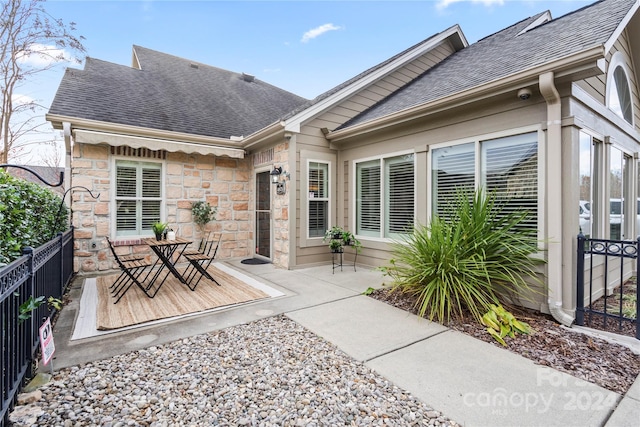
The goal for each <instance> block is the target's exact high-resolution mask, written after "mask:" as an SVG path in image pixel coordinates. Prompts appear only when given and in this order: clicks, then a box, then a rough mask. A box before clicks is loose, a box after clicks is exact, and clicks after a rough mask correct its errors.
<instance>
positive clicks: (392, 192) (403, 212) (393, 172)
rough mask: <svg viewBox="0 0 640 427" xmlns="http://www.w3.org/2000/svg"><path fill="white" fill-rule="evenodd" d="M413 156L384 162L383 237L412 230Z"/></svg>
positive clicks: (413, 196)
mask: <svg viewBox="0 0 640 427" xmlns="http://www.w3.org/2000/svg"><path fill="white" fill-rule="evenodd" d="M413 164H414V161H413V154H409V155H406V156H399V157H393V158H391V159H386V160H385V188H386V191H385V194H386V195H387V197H386V199H387V200H388V203H385V219H386V220H385V236H386V237H391V236H393V235H394V234H398V233H406V232H408V231H410V230H411V229H412V228H413V219H414V215H415V213H414V211H415V208H414V206H415V202H414V198H415V187H414V181H415V177H414V170H413Z"/></svg>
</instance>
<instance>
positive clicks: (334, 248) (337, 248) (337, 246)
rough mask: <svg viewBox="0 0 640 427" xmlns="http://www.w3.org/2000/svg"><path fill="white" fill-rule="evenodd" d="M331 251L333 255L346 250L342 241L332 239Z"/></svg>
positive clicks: (330, 243)
mask: <svg viewBox="0 0 640 427" xmlns="http://www.w3.org/2000/svg"><path fill="white" fill-rule="evenodd" d="M329 249H331V252H333V253H340V252H343V251H344V248H343V246H342V240H335V239H331V241H330V242H329Z"/></svg>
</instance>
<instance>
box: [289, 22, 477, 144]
mask: <svg viewBox="0 0 640 427" xmlns="http://www.w3.org/2000/svg"><path fill="white" fill-rule="evenodd" d="M445 40H448V41H449V42H450V43H451V45H452V46H453V47H454V48H455V49H456V50H459V49H463V48H465V47H466V46H467V45H468V42H467V40H466V38H465V36H464V34H463V33H462V30H461V29H460V27H459V26H458V25H454V26H452V27H450V28H448V29H446V30H445V31H442V32H440V33H438V34H435V35H433V36H431V37H429V38H427V39H425V40H423V41H421V42H419V43H417V44H415V45H413V46H411V47H409V48H408V49H406V50H404V51H402V52H400V53H398V54H396V55H394V56H392V57H391V58H389V59H387V60H386V61H383V62H381V63H380V64H377V65H375V66H373V67H371V68H369V69H367V70H365V71H363V72H362V73H360V74H358V75H357V76H355V77H353V78H351V79H349V80H347V81H345V82H344V83H342V84H340V85H338V86H336V87H334V88H332V89H330V90H328V91H327V92H325V93H323V94H321V95H319V96H317V97H316V98H314V99H313V100H311V101H309V102H307V103H306V104H303V105H301V106H300V107H298V108H297V109H296V110H294V111H292V112H291V113H290V114H288V115H287V116H285V118H284V119H285V120H286V124H285V127H286V129H287V130H290V131H294V132H299V130H300V125H301V123H303V122H304V121H306V120H309V119H311V118H313V117H316V116H318V115H319V114H321V113H322V112H325V111H327V110H329V109H330V108H332V107H334V106H336V105H338V104H339V103H340V102H342V101H343V100H345V99H347V98H348V97H350V96H352V95H354V94H355V93H357V92H359V91H360V90H362V89H363V88H366V87H368V86H370V85H371V84H373V83H374V82H376V81H379V80H381V79H382V78H384V77H385V76H387V75H389V74H390V73H392V72H394V71H395V70H398V69H399V68H401V67H402V66H404V65H406V64H407V63H409V62H411V61H412V60H414V59H416V58H418V57H420V56H421V55H424V54H425V53H426V52H427V51H429V50H431V49H433V48H434V47H435V46H438V45H439V44H441V43H443V42H444V41H445Z"/></svg>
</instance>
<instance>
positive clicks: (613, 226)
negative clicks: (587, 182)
mask: <svg viewBox="0 0 640 427" xmlns="http://www.w3.org/2000/svg"><path fill="white" fill-rule="evenodd" d="M625 164H626V159H625V156H624V154H623V153H622V151H621V150H619V149H618V148H615V147H611V152H610V155H609V238H610V239H613V240H620V239H623V238H625V237H626V234H627V227H626V225H627V224H626V221H625V212H626V211H627V209H628V207H627V206H626V204H625V203H624V194H625V189H626V182H625V179H624V177H625Z"/></svg>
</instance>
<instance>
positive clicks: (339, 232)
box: [322, 225, 362, 253]
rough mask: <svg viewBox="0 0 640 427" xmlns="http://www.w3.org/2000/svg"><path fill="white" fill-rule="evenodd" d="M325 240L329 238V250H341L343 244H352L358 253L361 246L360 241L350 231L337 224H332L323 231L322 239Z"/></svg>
mask: <svg viewBox="0 0 640 427" xmlns="http://www.w3.org/2000/svg"><path fill="white" fill-rule="evenodd" d="M327 240H329V249H331V252H342V248H344V246H352V247H353V248H354V249H355V251H356V252H357V253H359V252H360V248H362V243H360V241H359V240H358V239H356V236H354V235H353V233H352V232H350V231H348V230H345V229H344V228H342V227H340V226H337V225H334V226H333V227H331V228H330V229H328V230H327V231H326V232H325V233H324V238H323V239H322V241H323V242H326V241H327ZM338 249H340V250H338Z"/></svg>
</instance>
